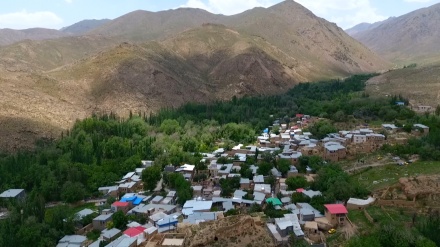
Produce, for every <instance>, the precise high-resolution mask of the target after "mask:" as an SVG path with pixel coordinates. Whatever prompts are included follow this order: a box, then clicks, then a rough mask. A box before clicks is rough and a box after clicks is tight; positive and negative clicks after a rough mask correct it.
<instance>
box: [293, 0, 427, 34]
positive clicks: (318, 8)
mask: <svg viewBox="0 0 440 247" xmlns="http://www.w3.org/2000/svg"><path fill="white" fill-rule="evenodd" d="M409 1H417V0H409ZM419 1H420V0H419ZM421 1H423V0H421ZM296 2H298V3H300V4H302V5H303V6H304V7H306V8H308V9H310V10H311V11H312V12H313V13H314V14H315V15H317V16H319V17H322V18H325V19H327V20H329V21H332V22H335V23H337V24H338V25H339V26H340V27H342V28H344V29H345V28H349V27H352V26H354V25H357V24H359V23H362V22H368V23H374V22H377V21H382V20H385V19H387V18H388V16H383V15H381V14H379V13H378V11H377V9H376V8H374V7H373V6H372V4H371V2H370V1H369V0H313V1H310V0H296Z"/></svg>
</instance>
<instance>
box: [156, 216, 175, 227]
mask: <svg viewBox="0 0 440 247" xmlns="http://www.w3.org/2000/svg"><path fill="white" fill-rule="evenodd" d="M178 222H179V221H178V220H177V219H174V218H172V217H166V218H164V219H163V220H159V221H158V222H156V225H157V226H159V227H164V226H170V225H177V223H178Z"/></svg>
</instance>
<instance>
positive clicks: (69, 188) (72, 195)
mask: <svg viewBox="0 0 440 247" xmlns="http://www.w3.org/2000/svg"><path fill="white" fill-rule="evenodd" d="M84 195H85V189H84V185H83V184H82V183H79V182H75V183H72V182H71V181H67V182H65V183H64V185H63V188H62V189H61V198H62V199H63V201H65V202H67V203H73V202H77V201H80V200H83V199H84Z"/></svg>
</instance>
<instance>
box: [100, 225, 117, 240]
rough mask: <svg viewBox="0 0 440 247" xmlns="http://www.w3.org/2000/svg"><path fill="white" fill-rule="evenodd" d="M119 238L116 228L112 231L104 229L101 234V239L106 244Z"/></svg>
mask: <svg viewBox="0 0 440 247" xmlns="http://www.w3.org/2000/svg"><path fill="white" fill-rule="evenodd" d="M119 236H121V230H119V229H117V228H112V229H109V230H107V229H104V230H102V232H101V238H102V239H103V240H105V241H107V242H112V241H113V240H115V239H117V238H118V237H119Z"/></svg>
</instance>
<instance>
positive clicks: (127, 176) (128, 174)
mask: <svg viewBox="0 0 440 247" xmlns="http://www.w3.org/2000/svg"><path fill="white" fill-rule="evenodd" d="M134 174H136V173H135V172H129V173H127V174H126V175H125V176H124V177H123V178H122V179H129V178H131V177H133V176H134Z"/></svg>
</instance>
